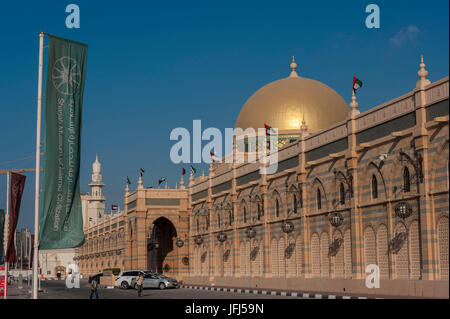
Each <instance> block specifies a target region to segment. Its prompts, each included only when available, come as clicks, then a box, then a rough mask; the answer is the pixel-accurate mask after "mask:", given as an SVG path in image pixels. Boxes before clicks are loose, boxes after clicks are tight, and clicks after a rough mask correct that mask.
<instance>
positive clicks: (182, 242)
mask: <svg viewBox="0 0 450 319" xmlns="http://www.w3.org/2000/svg"><path fill="white" fill-rule="evenodd" d="M175 244H176V245H177V247H178V248H181V247H183V246H184V241H183V239H181V238H178V239H177V241H176V243H175Z"/></svg>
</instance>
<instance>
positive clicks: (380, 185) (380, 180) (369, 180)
mask: <svg viewBox="0 0 450 319" xmlns="http://www.w3.org/2000/svg"><path fill="white" fill-rule="evenodd" d="M383 167H384V166H383ZM374 176H375V178H376V185H377V193H376V195H377V197H376V198H380V199H387V197H388V196H387V194H388V193H387V183H386V180H385V178H384V176H383V174H382V170H381V168H380V167H378V165H377V164H375V163H374V162H370V163H369V164H368V165H367V166H366V168H365V169H364V172H363V174H361V179H360V180H361V181H362V182H363V183H366V184H365V185H364V184H363V185H361V186H366V187H367V189H369V190H370V195H369V196H371V197H372V199H373V198H374V195H375V194H374V193H373V192H374V189H373V183H374ZM364 196H365V194H364V192H360V197H361V198H360V199H361V200H366V199H364V198H363V197H364Z"/></svg>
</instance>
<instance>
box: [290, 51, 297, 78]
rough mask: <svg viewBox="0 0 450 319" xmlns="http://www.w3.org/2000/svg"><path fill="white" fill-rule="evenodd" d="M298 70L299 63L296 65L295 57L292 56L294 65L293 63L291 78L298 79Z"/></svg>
mask: <svg viewBox="0 0 450 319" xmlns="http://www.w3.org/2000/svg"><path fill="white" fill-rule="evenodd" d="M296 69H297V63H295V56H292V63H291V70H292V72H291V75H289V77H291V78H298V74H297V72H296V71H295V70H296Z"/></svg>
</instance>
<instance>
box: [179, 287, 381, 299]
mask: <svg viewBox="0 0 450 319" xmlns="http://www.w3.org/2000/svg"><path fill="white" fill-rule="evenodd" d="M180 288H186V289H195V290H209V291H221V292H234V293H242V294H253V295H266V296H284V297H297V298H309V299H380V298H375V297H358V296H337V295H328V294H316V293H308V292H295V291H275V290H258V289H242V288H239V289H238V288H217V287H206V286H188V285H180Z"/></svg>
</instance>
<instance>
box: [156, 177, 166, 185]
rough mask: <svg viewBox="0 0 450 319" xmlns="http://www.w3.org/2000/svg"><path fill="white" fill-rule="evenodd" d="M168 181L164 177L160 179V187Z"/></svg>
mask: <svg viewBox="0 0 450 319" xmlns="http://www.w3.org/2000/svg"><path fill="white" fill-rule="evenodd" d="M165 181H166V179H165V178H164V177H162V178H160V179H159V180H158V186H159V185H161V184H162V183H164V182H165Z"/></svg>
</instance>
